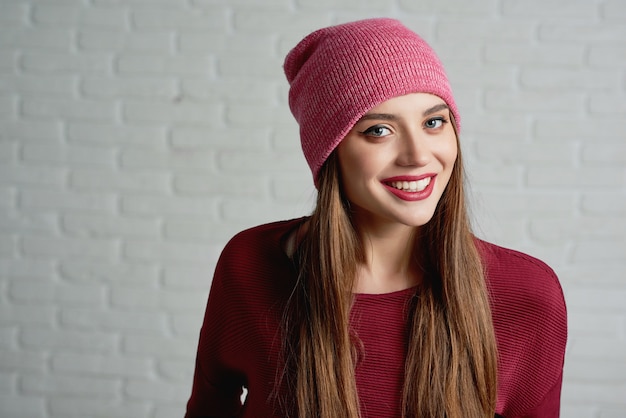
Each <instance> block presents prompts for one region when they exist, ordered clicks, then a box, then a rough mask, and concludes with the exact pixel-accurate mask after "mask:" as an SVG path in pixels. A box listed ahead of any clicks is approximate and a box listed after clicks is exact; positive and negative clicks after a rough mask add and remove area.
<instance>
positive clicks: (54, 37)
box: [0, 27, 72, 51]
mask: <svg viewBox="0 0 626 418" xmlns="http://www.w3.org/2000/svg"><path fill="white" fill-rule="evenodd" d="M71 46H72V33H71V31H69V30H67V29H44V28H37V29H35V28H30V29H25V28H24V29H23V28H10V27H5V28H3V29H0V48H6V47H18V48H25V49H34V50H36V49H41V50H59V51H68V50H70V48H71Z"/></svg>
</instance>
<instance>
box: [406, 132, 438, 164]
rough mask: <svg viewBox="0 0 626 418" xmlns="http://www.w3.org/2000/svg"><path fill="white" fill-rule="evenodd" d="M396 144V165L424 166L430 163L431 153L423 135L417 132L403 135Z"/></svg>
mask: <svg viewBox="0 0 626 418" xmlns="http://www.w3.org/2000/svg"><path fill="white" fill-rule="evenodd" d="M398 142H399V144H398V157H397V162H398V165H401V166H424V165H426V164H428V162H429V161H430V158H431V155H432V153H431V152H430V148H429V146H428V141H427V139H426V138H424V136H423V135H420V134H419V133H417V132H409V133H405V134H403V135H402V136H401V138H400V139H399V141H398Z"/></svg>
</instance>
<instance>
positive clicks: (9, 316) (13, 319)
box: [0, 303, 56, 334]
mask: <svg viewBox="0 0 626 418" xmlns="http://www.w3.org/2000/svg"><path fill="white" fill-rule="evenodd" d="M0 314H1V315H0V324H2V325H17V324H20V326H22V327H23V328H24V329H26V328H30V327H31V326H32V325H39V326H49V327H51V326H52V325H53V324H54V323H55V322H56V308H54V307H51V306H37V305H35V306H33V305H20V304H14V303H12V304H8V303H5V304H3V305H2V306H0ZM20 334H21V332H20Z"/></svg>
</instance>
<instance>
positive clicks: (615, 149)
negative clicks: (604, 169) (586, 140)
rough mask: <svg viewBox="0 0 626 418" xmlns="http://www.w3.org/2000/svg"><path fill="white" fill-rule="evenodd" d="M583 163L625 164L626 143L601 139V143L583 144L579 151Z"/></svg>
mask: <svg viewBox="0 0 626 418" xmlns="http://www.w3.org/2000/svg"><path fill="white" fill-rule="evenodd" d="M580 155H581V160H582V162H583V163H590V164H592V163H595V164H603V165H606V164H615V165H622V166H623V165H624V164H626V144H624V143H623V142H617V141H611V142H609V141H602V145H601V146H598V144H595V145H591V144H585V145H583V146H582V149H581V151H580Z"/></svg>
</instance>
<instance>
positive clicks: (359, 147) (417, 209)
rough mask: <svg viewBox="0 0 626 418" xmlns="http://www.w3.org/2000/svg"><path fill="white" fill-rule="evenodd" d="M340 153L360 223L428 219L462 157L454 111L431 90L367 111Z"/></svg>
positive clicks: (344, 181) (412, 222)
mask: <svg viewBox="0 0 626 418" xmlns="http://www.w3.org/2000/svg"><path fill="white" fill-rule="evenodd" d="M337 153H338V159H339V166H340V169H341V176H342V186H343V190H344V192H345V194H346V197H347V199H348V200H349V201H350V203H351V208H352V211H353V212H354V216H355V220H356V222H357V224H358V225H360V226H367V225H374V224H379V225H380V224H388V223H400V224H404V225H407V226H421V225H424V224H426V223H427V222H428V221H430V219H431V218H432V216H433V213H434V212H435V208H436V206H437V203H438V202H439V199H440V198H441V195H442V194H443V192H444V190H445V188H446V185H447V184H448V181H449V180H450V175H451V173H452V168H453V166H454V162H455V161H456V157H457V143H456V134H455V131H454V127H453V126H452V123H451V119H450V111H449V109H448V106H447V105H446V104H445V102H444V101H443V100H442V99H441V98H439V97H437V96H434V95H431V94H426V93H413V94H408V95H406V96H399V97H395V98H393V99H390V100H387V101H386V102H384V103H382V104H380V105H378V106H376V107H374V108H373V109H371V110H370V111H369V112H367V113H366V114H365V115H364V116H363V117H362V118H361V119H360V120H359V121H358V122H357V123H356V124H355V125H354V127H353V128H352V130H351V131H350V132H349V133H348V135H347V136H346V137H345V138H344V139H343V141H342V142H341V143H340V144H339V146H338V147H337Z"/></svg>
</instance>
